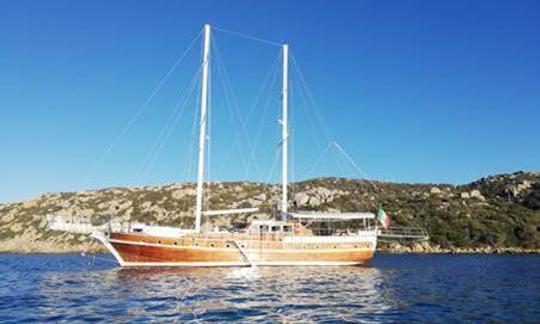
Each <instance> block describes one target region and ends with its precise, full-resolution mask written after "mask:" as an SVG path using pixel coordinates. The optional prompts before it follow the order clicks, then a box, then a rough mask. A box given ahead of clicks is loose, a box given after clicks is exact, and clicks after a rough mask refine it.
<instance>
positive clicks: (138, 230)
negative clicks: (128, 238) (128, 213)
mask: <svg viewBox="0 0 540 324" xmlns="http://www.w3.org/2000/svg"><path fill="white" fill-rule="evenodd" d="M133 232H134V233H141V232H142V228H134V229H133Z"/></svg>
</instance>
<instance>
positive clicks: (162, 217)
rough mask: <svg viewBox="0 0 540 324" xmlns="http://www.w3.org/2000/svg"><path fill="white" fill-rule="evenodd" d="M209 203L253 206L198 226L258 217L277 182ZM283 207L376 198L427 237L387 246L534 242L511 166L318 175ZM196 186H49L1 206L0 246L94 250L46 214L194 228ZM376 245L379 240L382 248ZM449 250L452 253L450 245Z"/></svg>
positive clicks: (295, 189)
mask: <svg viewBox="0 0 540 324" xmlns="http://www.w3.org/2000/svg"><path fill="white" fill-rule="evenodd" d="M209 189H210V192H211V195H210V196H209V197H208V201H207V202H206V203H207V205H208V208H209V209H227V208H251V207H258V208H259V212H258V213H257V214H254V215H231V216H213V217H207V218H205V222H207V223H208V224H207V226H212V227H214V226H220V227H229V226H231V224H233V223H235V222H238V221H245V220H246V219H247V218H249V219H255V218H257V219H265V218H268V217H270V216H271V215H272V214H274V213H276V212H277V211H278V210H279V207H280V206H279V203H280V196H279V195H280V188H279V186H275V185H268V184H263V183H248V182H234V183H212V184H210V185H209ZM290 192H291V193H292V194H291V197H290V208H291V209H294V210H302V209H309V210H320V211H342V212H351V211H374V210H375V208H376V207H377V205H378V204H382V205H383V207H384V208H385V210H386V211H387V212H388V214H389V215H390V217H391V219H392V224H397V225H410V224H417V225H419V226H422V227H423V228H425V229H426V230H427V231H428V233H429V234H430V237H431V240H430V242H429V243H427V242H426V243H418V244H412V245H411V244H409V243H407V242H399V245H396V246H394V247H388V246H387V247H386V248H387V249H388V250H391V251H403V252H419V253H429V252H452V251H454V252H456V251H478V252H490V251H491V252H493V251H495V252H496V251H530V250H535V249H538V248H540V174H539V173H532V172H516V173H512V174H505V175H497V176H491V177H486V178H482V179H480V180H478V181H475V182H473V183H471V184H467V185H462V186H453V185H447V184H437V185H434V184H425V185H424V184H396V183H388V182H371V183H370V182H367V181H364V180H349V179H341V178H319V179H313V180H309V181H303V182H298V183H293V184H291V185H290ZM194 202H195V187H194V185H193V184H189V183H173V184H169V185H162V186H157V187H129V188H109V189H103V190H97V191H82V192H71V193H48V194H43V195H40V196H39V197H36V198H34V199H30V200H27V201H24V202H15V203H0V252H72V251H83V250H88V249H90V250H92V249H94V250H95V249H98V245H97V244H96V243H95V242H93V241H92V240H90V239H89V238H88V237H87V236H86V235H80V234H68V233H62V232H56V231H50V230H47V229H46V217H47V215H51V214H52V215H62V216H66V217H74V218H76V219H84V220H85V221H88V222H89V223H91V224H94V225H98V224H103V223H105V222H109V221H112V222H119V223H121V222H144V223H147V224H159V225H174V226H178V227H183V228H188V227H191V226H193V220H194V218H193V210H194ZM381 247H382V248H385V246H384V245H381ZM456 253H457V252H456Z"/></svg>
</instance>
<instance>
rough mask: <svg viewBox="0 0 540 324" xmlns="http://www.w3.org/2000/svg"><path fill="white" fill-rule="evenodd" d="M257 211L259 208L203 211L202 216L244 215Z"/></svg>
mask: <svg viewBox="0 0 540 324" xmlns="http://www.w3.org/2000/svg"><path fill="white" fill-rule="evenodd" d="M257 211H259V208H240V209H224V210H207V211H203V215H204V216H216V215H231V214H245V213H256V212H257Z"/></svg>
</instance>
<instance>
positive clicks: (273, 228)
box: [272, 225, 281, 232]
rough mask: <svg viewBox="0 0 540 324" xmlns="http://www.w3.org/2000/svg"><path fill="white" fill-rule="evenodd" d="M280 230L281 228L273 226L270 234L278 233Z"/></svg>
mask: <svg viewBox="0 0 540 324" xmlns="http://www.w3.org/2000/svg"><path fill="white" fill-rule="evenodd" d="M280 230H281V226H277V225H274V226H272V232H279V231H280Z"/></svg>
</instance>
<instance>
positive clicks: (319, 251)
mask: <svg viewBox="0 0 540 324" xmlns="http://www.w3.org/2000/svg"><path fill="white" fill-rule="evenodd" d="M109 242H111V243H118V244H129V245H141V246H151V247H160V248H172V249H179V250H186V249H190V250H205V251H225V252H235V251H237V250H236V249H233V248H217V247H202V246H182V245H168V244H155V243H146V242H133V241H124V240H115V239H109ZM261 250H263V251H264V252H269V253H291V252H302V253H346V252H373V251H374V248H364V249H266V248H262V249H260V248H259V249H245V248H244V251H245V252H246V253H256V254H258V253H260V251H261Z"/></svg>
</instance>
